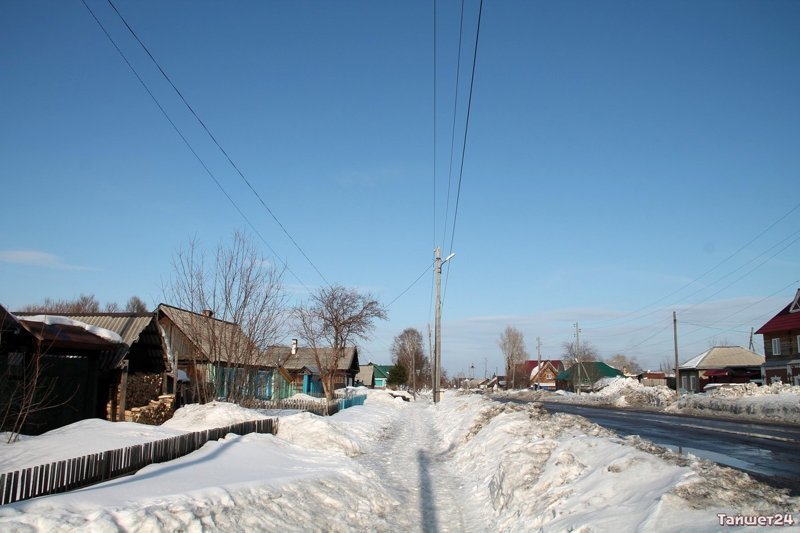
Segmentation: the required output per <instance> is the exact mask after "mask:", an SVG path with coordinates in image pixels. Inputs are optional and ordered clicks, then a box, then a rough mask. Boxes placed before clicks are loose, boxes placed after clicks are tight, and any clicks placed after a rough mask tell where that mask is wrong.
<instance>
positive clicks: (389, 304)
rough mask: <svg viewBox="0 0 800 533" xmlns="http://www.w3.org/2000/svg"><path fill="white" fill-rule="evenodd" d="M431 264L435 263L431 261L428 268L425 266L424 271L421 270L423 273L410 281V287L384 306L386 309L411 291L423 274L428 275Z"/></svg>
mask: <svg viewBox="0 0 800 533" xmlns="http://www.w3.org/2000/svg"><path fill="white" fill-rule="evenodd" d="M433 263H435V261H433V262H432V263H431V264H429V265H428V266H426V267H425V270H423V271H422V273H421V274H420V275H419V276H418V277H417V279H415V280H414V281H412V282H411V285H409V286H408V287H406V288H405V289H404V290H403V292H401V293H400V294H398V295H397V296H396V297H395V299H394V300H392V301H391V302H389V303H388V304H386V307H387V308H388V307H391V305H392V304H393V303H395V302H396V301H397V300H399V299H400V298H401V297H402V296H403V295H404V294H405V293H407V292H408V291H410V290H411V287H413V286H414V285H416V284H417V282H419V280H421V279H422V277H423V276H424V275H425V274H427V273H428V269H430V268H431V266H432V265H433Z"/></svg>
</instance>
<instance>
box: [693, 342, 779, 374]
mask: <svg viewBox="0 0 800 533" xmlns="http://www.w3.org/2000/svg"><path fill="white" fill-rule="evenodd" d="M762 364H764V356H763V355H758V354H757V353H755V352H751V351H750V350H746V349H744V348H742V347H741V346H714V347H713V348H710V349H709V350H706V351H705V352H703V353H701V354H700V355H697V356H695V357H692V358H691V359H689V360H688V361H686V362H685V363H683V364H682V365H681V366H680V367H679V368H681V369H683V370H690V369H697V370H705V369H711V368H728V367H732V366H760V365H762Z"/></svg>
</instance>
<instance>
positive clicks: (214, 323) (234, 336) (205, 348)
mask: <svg viewBox="0 0 800 533" xmlns="http://www.w3.org/2000/svg"><path fill="white" fill-rule="evenodd" d="M158 310H159V311H161V312H163V313H164V315H166V316H167V318H169V320H170V321H171V322H172V323H173V324H175V326H177V327H178V329H180V330H181V331H182V332H183V334H184V335H185V336H186V338H188V339H189V340H191V342H192V343H193V344H194V345H195V347H196V348H197V349H198V350H200V351H201V352H202V354H203V355H204V356H205V357H206V358H207V359H208V360H209V361H219V362H223V363H224V362H229V363H235V364H247V365H251V366H267V365H266V361H265V360H263V359H264V358H263V356H262V355H263V354H261V353H260V352H255V351H254V348H255V347H254V343H253V341H251V340H250V339H249V338H248V337H247V335H245V334H244V332H243V331H242V329H241V328H240V327H239V325H238V324H234V323H233V322H227V321H225V320H220V319H218V318H213V317H207V316H205V315H202V314H199V313H193V312H192V311H187V310H186V309H180V308H178V307H173V306H171V305H166V304H160V305H159V306H158ZM253 355H255V357H253ZM255 359H257V360H255Z"/></svg>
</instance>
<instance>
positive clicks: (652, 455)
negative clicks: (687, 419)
mask: <svg viewBox="0 0 800 533" xmlns="http://www.w3.org/2000/svg"><path fill="white" fill-rule="evenodd" d="M478 401H479V399H476V397H475V396H470V397H459V398H454V399H449V401H445V402H443V405H442V408H441V410H440V415H441V416H439V417H437V419H436V420H437V422H436V423H437V425H438V427H439V430H440V432H441V433H442V435H443V436H445V438H444V439H443V440H444V442H443V446H446V447H447V449H450V450H452V451H451V452H450V454H451V455H450V456H451V458H452V463H453V466H454V467H455V468H457V469H459V470H460V471H461V473H462V474H463V477H464V479H468V480H470V483H471V491H472V492H473V493H474V494H477V495H478V496H479V498H480V500H481V501H482V506H483V509H482V512H483V514H484V515H485V516H489V517H492V518H493V522H492V523H491V524H490V529H492V530H509V531H510V530H518V529H519V528H520V527H521V526H522V525H523V524H524V529H527V530H535V529H539V528H541V529H543V530H545V531H574V530H582V531H633V530H639V531H676V532H677V531H707V530H716V529H718V527H719V524H718V518H717V513H722V512H725V513H728V514H731V515H735V514H736V513H743V514H744V513H749V514H774V513H786V512H793V511H795V510H796V509H797V508H798V504H800V499H798V498H789V497H788V496H786V494H785V492H784V491H780V490H777V489H773V488H771V487H769V486H766V485H763V484H761V483H758V482H755V481H752V480H751V479H750V478H749V477H748V476H747V475H745V474H742V473H740V472H738V471H735V470H731V469H727V468H722V467H719V466H716V465H714V464H713V463H709V462H707V461H703V460H700V459H695V458H691V459H687V458H685V457H682V456H680V455H678V454H674V453H673V452H670V451H669V450H666V449H663V448H660V447H658V446H655V445H652V444H650V443H646V442H645V441H641V440H640V439H638V440H636V439H621V438H619V437H616V436H614V434H613V433H611V432H609V431H607V430H605V429H603V428H601V427H600V426H597V425H595V424H592V423H590V422H589V421H588V420H586V419H584V418H582V417H576V416H572V415H563V414H557V415H552V416H551V415H548V414H547V413H546V412H545V411H544V410H543V409H541V407H538V406H537V405H536V404H524V405H520V404H511V403H508V404H500V403H495V402H483V405H482V406H481V405H480V404H479V403H477V402H478Z"/></svg>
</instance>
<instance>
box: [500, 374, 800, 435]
mask: <svg viewBox="0 0 800 533" xmlns="http://www.w3.org/2000/svg"><path fill="white" fill-rule="evenodd" d="M603 381H604V384H605V387H604V388H602V389H601V390H599V391H597V392H590V393H585V394H574V393H571V392H567V391H561V390H559V391H555V392H548V391H524V392H522V393H517V395H516V397H517V398H519V399H526V400H532V401H540V402H541V401H545V402H560V403H569V404H580V405H598V406H611V407H634V408H645V409H656V410H663V411H667V412H670V413H682V414H690V415H704V416H736V417H737V418H740V419H748V420H757V421H764V420H766V421H772V422H781V423H787V424H800V387H797V386H793V385H787V384H781V383H776V384H774V385H767V386H758V385H756V384H755V383H746V384H731V385H725V386H724V387H720V388H717V389H714V390H713V391H709V392H706V393H701V394H684V395H682V396H681V397H680V398H679V397H678V396H677V395H676V394H675V391H673V390H672V389H669V388H667V387H664V386H658V387H646V386H644V385H642V384H641V383H639V382H638V381H636V380H635V379H631V378H612V379H610V380H603ZM500 394H503V395H505V394H507V393H500Z"/></svg>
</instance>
